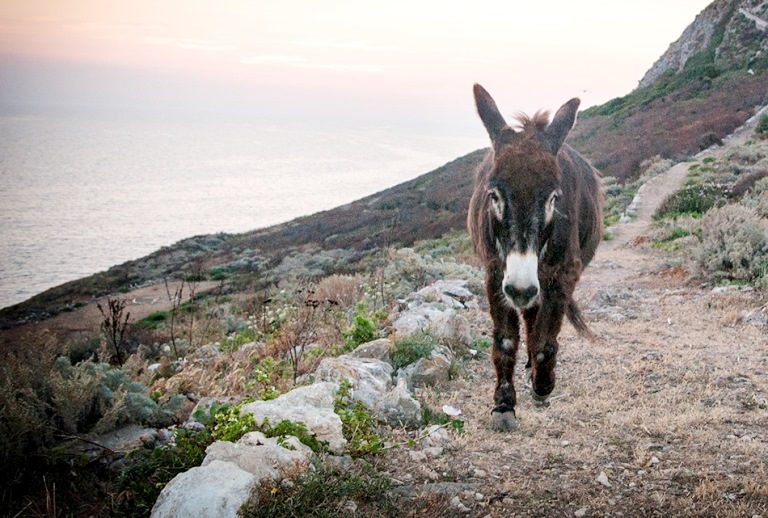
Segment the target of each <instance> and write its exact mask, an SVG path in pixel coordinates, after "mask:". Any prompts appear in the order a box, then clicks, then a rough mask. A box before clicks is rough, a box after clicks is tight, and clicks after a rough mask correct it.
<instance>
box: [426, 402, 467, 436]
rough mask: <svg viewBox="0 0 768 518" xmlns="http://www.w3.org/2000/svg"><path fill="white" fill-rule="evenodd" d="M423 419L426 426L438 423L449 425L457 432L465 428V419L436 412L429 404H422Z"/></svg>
mask: <svg viewBox="0 0 768 518" xmlns="http://www.w3.org/2000/svg"><path fill="white" fill-rule="evenodd" d="M421 421H422V422H423V423H424V426H429V425H433V424H438V425H447V426H448V427H449V428H451V429H452V430H454V431H457V432H461V431H463V430H464V421H462V420H461V419H457V418H455V417H449V416H447V415H445V414H443V413H441V412H435V411H434V410H432V409H431V408H429V406H427V405H422V407H421Z"/></svg>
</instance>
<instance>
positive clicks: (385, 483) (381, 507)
mask: <svg viewBox="0 0 768 518" xmlns="http://www.w3.org/2000/svg"><path fill="white" fill-rule="evenodd" d="M313 467H314V469H309V470H307V471H305V472H304V473H302V474H300V475H299V476H297V477H295V478H293V479H292V480H291V481H290V483H281V482H273V481H266V482H264V483H263V484H262V485H261V486H260V487H257V488H256V489H254V492H253V494H252V496H251V498H250V500H249V502H248V503H246V504H245V506H243V508H241V510H240V514H241V516H243V517H244V518H255V517H262V518H281V517H285V518H293V517H296V516H313V517H327V518H333V517H336V516H343V515H346V514H350V515H352V514H354V515H355V516H391V517H394V516H400V515H401V514H402V509H398V508H397V507H396V506H395V498H394V496H393V495H392V493H391V489H392V481H391V480H390V479H389V478H388V477H386V476H384V475H381V474H379V473H377V472H376V471H375V470H374V468H373V467H371V466H369V465H364V466H361V465H358V464H355V465H353V466H351V467H349V468H344V469H341V468H331V467H329V466H328V465H326V464H324V463H323V462H322V461H320V460H317V461H315V462H314V466H313ZM349 502H354V503H355V505H356V508H357V510H356V511H355V512H354V513H351V512H349V511H347V512H345V506H346V505H348V504H349Z"/></svg>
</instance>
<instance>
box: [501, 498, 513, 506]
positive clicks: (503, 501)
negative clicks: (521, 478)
mask: <svg viewBox="0 0 768 518" xmlns="http://www.w3.org/2000/svg"><path fill="white" fill-rule="evenodd" d="M501 503H502V504H504V505H514V503H515V501H514V500H512V499H511V498H509V497H508V496H505V497H504V499H503V500H502V501H501Z"/></svg>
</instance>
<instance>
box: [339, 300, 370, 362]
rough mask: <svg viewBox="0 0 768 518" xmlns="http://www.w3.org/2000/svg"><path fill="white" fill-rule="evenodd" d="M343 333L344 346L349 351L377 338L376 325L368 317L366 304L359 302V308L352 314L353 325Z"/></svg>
mask: <svg viewBox="0 0 768 518" xmlns="http://www.w3.org/2000/svg"><path fill="white" fill-rule="evenodd" d="M342 335H343V336H344V348H345V349H346V350H347V351H351V350H353V349H354V348H355V347H357V346H358V345H360V344H364V343H366V342H370V341H371V340H374V339H375V338H376V325H375V324H374V323H373V320H371V319H370V318H369V317H368V311H367V309H366V307H365V305H364V304H358V306H357V310H356V311H355V314H354V315H353V316H352V325H351V326H350V327H349V328H348V329H347V330H346V331H344V332H343V333H342Z"/></svg>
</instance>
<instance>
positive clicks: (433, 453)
mask: <svg viewBox="0 0 768 518" xmlns="http://www.w3.org/2000/svg"><path fill="white" fill-rule="evenodd" d="M424 453H426V454H427V455H429V456H430V457H433V458H436V457H439V456H440V455H442V454H443V449H442V448H441V447H440V446H432V447H430V448H424Z"/></svg>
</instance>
